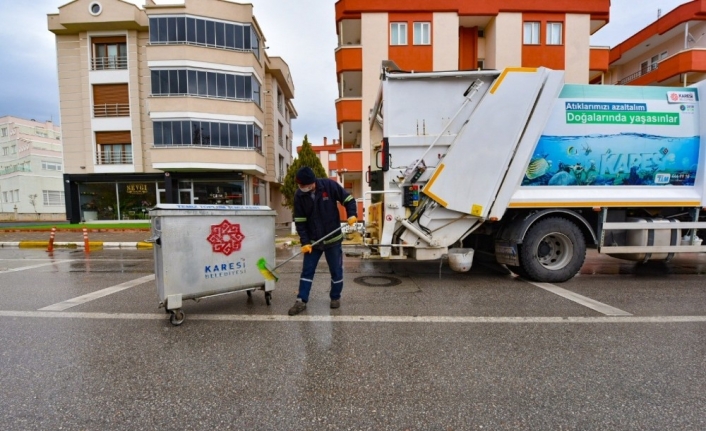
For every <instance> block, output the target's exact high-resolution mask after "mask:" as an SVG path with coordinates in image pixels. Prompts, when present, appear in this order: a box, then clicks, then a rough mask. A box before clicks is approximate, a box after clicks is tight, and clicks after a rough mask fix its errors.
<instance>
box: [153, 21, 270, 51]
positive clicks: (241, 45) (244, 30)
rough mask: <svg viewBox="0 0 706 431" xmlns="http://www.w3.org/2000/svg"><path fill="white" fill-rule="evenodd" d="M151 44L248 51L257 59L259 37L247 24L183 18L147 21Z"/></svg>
mask: <svg viewBox="0 0 706 431" xmlns="http://www.w3.org/2000/svg"><path fill="white" fill-rule="evenodd" d="M150 43H151V44H169V45H175V44H184V43H185V44H187V45H200V46H212V47H217V48H224V49H229V50H234V51H251V52H252V53H253V54H254V55H255V56H256V57H257V58H258V59H259V58H260V38H259V36H258V35H257V32H256V31H255V29H254V28H253V26H252V25H250V24H240V23H228V22H222V21H210V20H206V19H200V18H191V17H186V16H176V17H159V18H157V17H153V18H150Z"/></svg>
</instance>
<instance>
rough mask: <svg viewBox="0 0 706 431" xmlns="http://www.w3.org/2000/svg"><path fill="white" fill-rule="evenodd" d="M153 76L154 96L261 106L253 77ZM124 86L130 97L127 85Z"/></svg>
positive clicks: (182, 71)
mask: <svg viewBox="0 0 706 431" xmlns="http://www.w3.org/2000/svg"><path fill="white" fill-rule="evenodd" d="M150 73H151V81H152V96H184V95H190V96H202V97H217V98H224V99H233V100H252V101H253V102H255V103H257V104H258V105H259V104H260V84H259V82H257V80H256V78H255V77H254V76H253V75H236V74H232V73H219V72H202V71H196V70H190V69H179V70H152V71H151V72H150ZM123 85H124V86H125V88H126V94H127V84H123ZM96 87H97V86H96ZM125 109H128V107H126V108H125ZM128 112H129V111H128Z"/></svg>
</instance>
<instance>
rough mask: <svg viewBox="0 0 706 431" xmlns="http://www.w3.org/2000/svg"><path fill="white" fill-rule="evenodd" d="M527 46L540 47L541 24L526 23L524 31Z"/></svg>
mask: <svg viewBox="0 0 706 431" xmlns="http://www.w3.org/2000/svg"><path fill="white" fill-rule="evenodd" d="M524 44H525V45H539V23H538V22H526V23H525V31H524Z"/></svg>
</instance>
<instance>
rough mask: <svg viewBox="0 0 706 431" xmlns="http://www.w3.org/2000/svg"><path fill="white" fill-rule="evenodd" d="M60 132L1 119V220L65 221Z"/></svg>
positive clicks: (37, 124)
mask: <svg viewBox="0 0 706 431" xmlns="http://www.w3.org/2000/svg"><path fill="white" fill-rule="evenodd" d="M61 153H62V146H61V129H60V128H59V126H56V125H54V123H52V122H51V121H46V122H39V121H35V120H25V119H22V118H17V117H10V116H5V117H0V220H5V221H8V220H64V219H65V218H66V212H65V211H64V181H63V178H62V167H63V162H62V154H61Z"/></svg>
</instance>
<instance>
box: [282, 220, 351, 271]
mask: <svg viewBox="0 0 706 431" xmlns="http://www.w3.org/2000/svg"><path fill="white" fill-rule="evenodd" d="M340 230H341V226H339V227H338V229H334V230H332V231H331V232H329V233H327V234H326V236H324V237H323V238H321V239H317V240H316V241H314V242H312V243H311V244H310V245H311V246H312V247H313V246H315V245H316V244H318V243H320V242H321V241H323V240H325V239H326V238H328V237H330V236H331V235H333V234H334V233H336V232H338V231H340ZM300 254H302V252H301V251H300V252H299V253H297V254H295V255H294V256H292V257H290V258H287V260H285V261H284V262H282V263H280V264H279V265H277V266H275V267H274V268H272V271H274V270H275V269H277V268H279V267H280V266H282V265H284V264H285V263H287V262H289V261H290V260H292V259H294V258H295V257H297V256H299V255H300Z"/></svg>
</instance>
